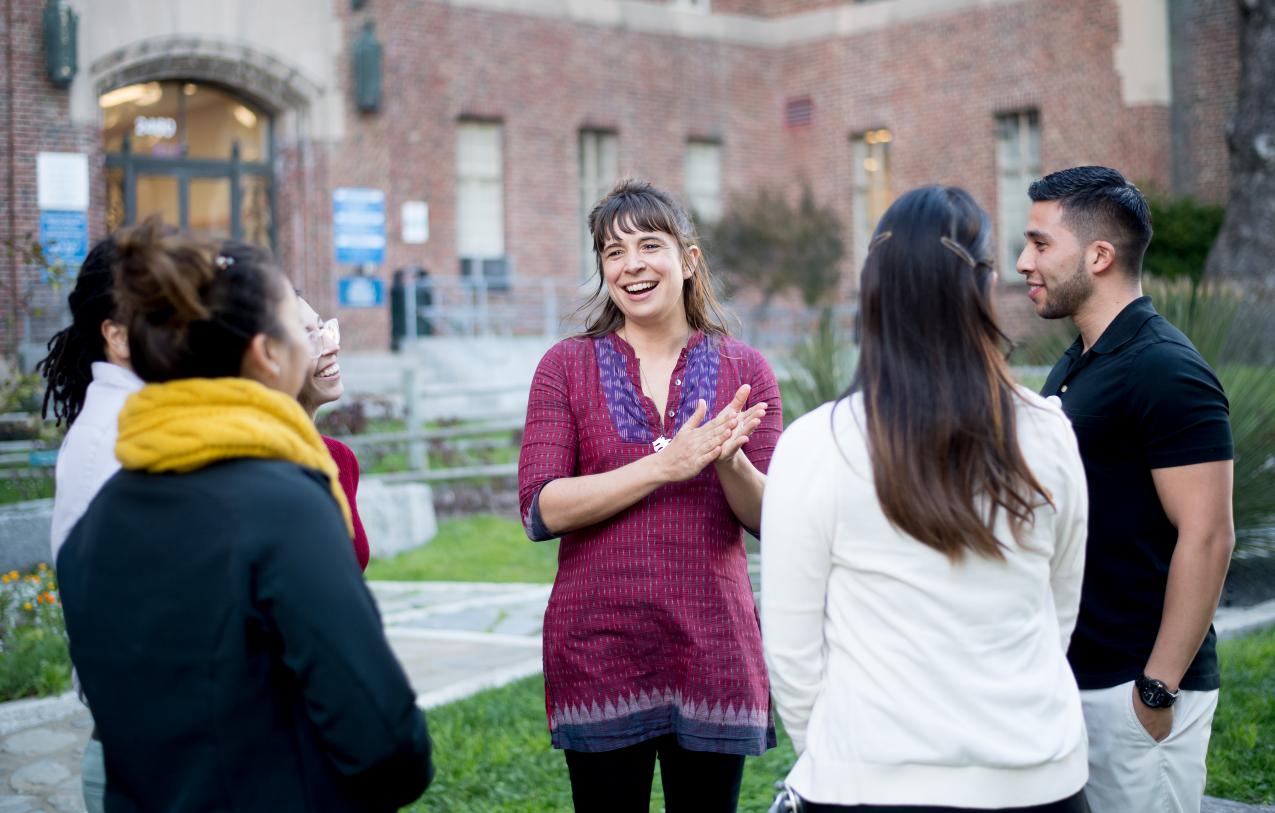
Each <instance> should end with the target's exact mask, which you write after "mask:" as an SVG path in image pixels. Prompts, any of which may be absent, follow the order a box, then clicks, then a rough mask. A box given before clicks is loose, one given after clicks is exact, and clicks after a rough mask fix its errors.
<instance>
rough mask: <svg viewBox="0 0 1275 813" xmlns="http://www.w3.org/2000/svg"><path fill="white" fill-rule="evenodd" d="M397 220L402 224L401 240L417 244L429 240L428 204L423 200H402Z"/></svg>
mask: <svg viewBox="0 0 1275 813" xmlns="http://www.w3.org/2000/svg"><path fill="white" fill-rule="evenodd" d="M401 215H402V216H401V218H400V219H399V222H400V223H401V224H402V231H403V242H404V243H410V244H415V245H419V244H421V243H426V242H429V204H428V203H426V202H425V201H423V200H408V201H404V202H403V206H402V210H401Z"/></svg>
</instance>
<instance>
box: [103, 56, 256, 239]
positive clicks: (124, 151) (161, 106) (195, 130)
mask: <svg viewBox="0 0 1275 813" xmlns="http://www.w3.org/2000/svg"><path fill="white" fill-rule="evenodd" d="M98 107H100V108H101V110H102V142H103V146H104V147H105V151H106V202H107V206H106V227H107V229H108V230H110V231H114V230H116V229H118V228H120V227H121V226H125V225H128V224H131V223H137V222H139V221H142V220H145V219H146V218H147V217H150V216H152V215H158V216H159V217H160V218H161V219H162V220H164V221H165V222H166V223H168V224H169V225H172V226H176V227H177V228H180V229H182V230H184V231H189V232H192V233H195V234H200V235H203V236H207V237H212V238H220V239H225V238H235V239H237V240H247V241H248V242H251V243H256V244H258V245H261V246H266V247H269V246H270V245H271V243H272V242H273V238H272V235H273V233H274V223H273V216H272V211H273V209H274V205H273V195H274V192H273V188H274V183H273V176H272V172H271V169H270V166H271V121H270V117H269V116H268V115H267V114H266V113H265V111H263V110H261V109H259V108H257V107H255V106H254V105H253V104H251V103H250V102H248V101H246V100H244V99H240V98H238V97H236V96H234V95H233V94H231V93H229V92H227V91H226V90H223V89H221V88H218V87H212V86H209V85H204V84H201V83H198V82H183V81H164V82H141V83H138V84H134V85H125V86H124V87H120V88H115V89H114V90H110V91H107V92H106V93H103V94H102V95H101V96H100V97H98Z"/></svg>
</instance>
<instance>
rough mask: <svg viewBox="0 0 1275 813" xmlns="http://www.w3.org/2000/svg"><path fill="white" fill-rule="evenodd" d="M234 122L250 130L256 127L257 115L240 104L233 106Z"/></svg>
mask: <svg viewBox="0 0 1275 813" xmlns="http://www.w3.org/2000/svg"><path fill="white" fill-rule="evenodd" d="M235 120H236V121H238V122H239V123H240V124H242V125H243V126H244V127H248V128H252V127H256V126H257V114H256V113H254V112H252V111H251V110H249V109H248V108H246V107H244V106H243V105H241V104H237V105H235Z"/></svg>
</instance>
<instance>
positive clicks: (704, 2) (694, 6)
mask: <svg viewBox="0 0 1275 813" xmlns="http://www.w3.org/2000/svg"><path fill="white" fill-rule="evenodd" d="M669 5H671V6H672V7H673V8H683V9H686V10H688V11H700V12H708V11H709V8H710V6H711V2H710V0H671V2H670V3H669Z"/></svg>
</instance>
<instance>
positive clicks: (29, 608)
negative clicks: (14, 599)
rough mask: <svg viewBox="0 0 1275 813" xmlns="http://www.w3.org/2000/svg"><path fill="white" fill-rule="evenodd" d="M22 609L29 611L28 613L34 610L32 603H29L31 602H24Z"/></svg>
mask: <svg viewBox="0 0 1275 813" xmlns="http://www.w3.org/2000/svg"><path fill="white" fill-rule="evenodd" d="M22 609H24V610H27V611H30V610H31V609H32V608H31V602H29V601H27V602H24V603H23V604H22Z"/></svg>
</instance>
